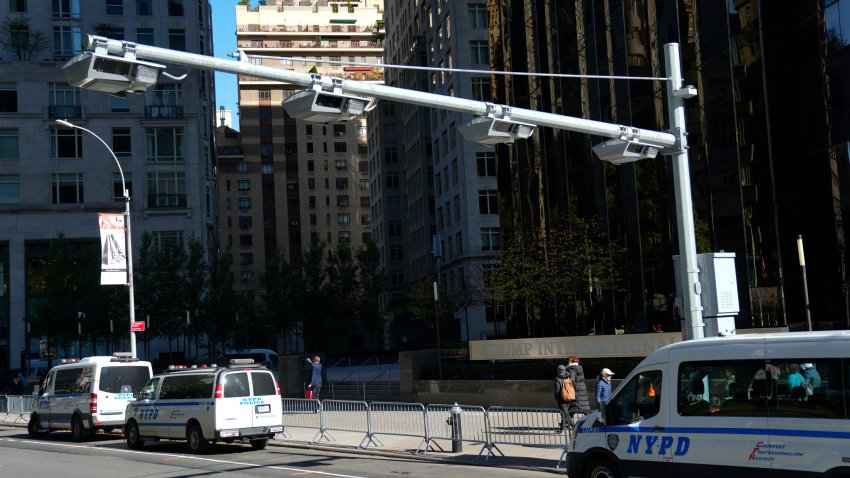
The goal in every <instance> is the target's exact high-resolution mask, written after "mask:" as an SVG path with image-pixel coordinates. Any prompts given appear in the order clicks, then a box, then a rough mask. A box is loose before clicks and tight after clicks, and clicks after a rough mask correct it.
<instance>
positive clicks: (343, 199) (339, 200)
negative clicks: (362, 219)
mask: <svg viewBox="0 0 850 478" xmlns="http://www.w3.org/2000/svg"><path fill="white" fill-rule="evenodd" d="M336 205H337V206H339V207H348V196H347V195H342V196H337V197H336Z"/></svg>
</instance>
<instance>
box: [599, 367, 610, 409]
mask: <svg viewBox="0 0 850 478" xmlns="http://www.w3.org/2000/svg"><path fill="white" fill-rule="evenodd" d="M613 376H614V372H612V371H611V369H609V368H603V369H602V373H600V374H599V380H598V381H597V382H596V408H599V404H600V403H602V402H603V401H605V402H607V401H608V399H609V398H611V377H613Z"/></svg>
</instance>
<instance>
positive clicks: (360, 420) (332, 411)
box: [310, 400, 369, 449]
mask: <svg viewBox="0 0 850 478" xmlns="http://www.w3.org/2000/svg"><path fill="white" fill-rule="evenodd" d="M321 417H322V428H321V429H320V430H319V433H317V434H316V436H315V438H313V440H311V441H310V443H318V442H319V441H321V439H322V438H324V439H325V440H327V441H331V440H332V439H333V437H332V436H331V435H330V434H329V433H328V431H329V430H330V431H340V432H354V433H362V434H363V436H364V438H367V437H368V436H369V405H367V404H366V402H358V401H349V400H324V401H323V402H322V409H321ZM361 444H362V440H361ZM357 448H358V449H359V448H360V445H358V447H357Z"/></svg>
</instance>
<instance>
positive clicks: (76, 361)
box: [59, 358, 80, 363]
mask: <svg viewBox="0 0 850 478" xmlns="http://www.w3.org/2000/svg"><path fill="white" fill-rule="evenodd" d="M79 362H80V359H78V358H75V359H72V358H64V359H62V360H60V361H59V363H79Z"/></svg>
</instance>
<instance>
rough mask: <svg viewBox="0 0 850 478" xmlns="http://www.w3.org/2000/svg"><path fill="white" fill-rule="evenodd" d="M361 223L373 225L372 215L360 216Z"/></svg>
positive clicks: (362, 224)
mask: <svg viewBox="0 0 850 478" xmlns="http://www.w3.org/2000/svg"><path fill="white" fill-rule="evenodd" d="M360 225H361V226H371V225H372V215H371V214H364V215H362V216H360Z"/></svg>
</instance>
